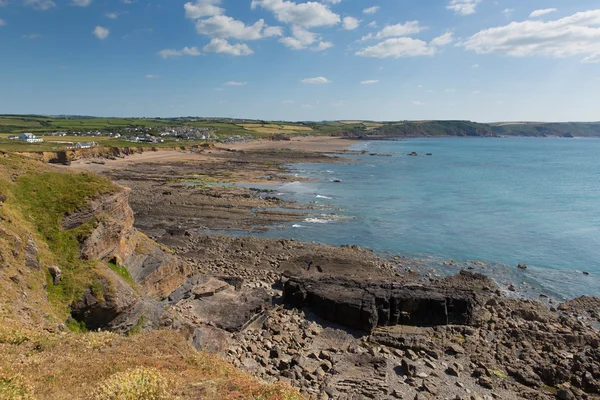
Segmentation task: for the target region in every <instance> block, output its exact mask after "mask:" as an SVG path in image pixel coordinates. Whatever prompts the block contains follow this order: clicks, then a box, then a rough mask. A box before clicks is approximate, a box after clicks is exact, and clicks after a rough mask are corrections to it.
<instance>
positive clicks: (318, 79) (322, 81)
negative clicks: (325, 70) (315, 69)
mask: <svg viewBox="0 0 600 400" xmlns="http://www.w3.org/2000/svg"><path fill="white" fill-rule="evenodd" d="M300 82H302V83H308V84H311V85H323V84H325V83H331V81H330V80H329V79H327V78H325V77H322V76H319V77H316V78H304V79H302V80H301V81H300Z"/></svg>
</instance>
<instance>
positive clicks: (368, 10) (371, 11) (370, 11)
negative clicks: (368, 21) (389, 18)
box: [363, 6, 380, 14]
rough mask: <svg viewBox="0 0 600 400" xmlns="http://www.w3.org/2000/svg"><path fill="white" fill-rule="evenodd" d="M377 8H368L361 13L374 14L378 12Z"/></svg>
mask: <svg viewBox="0 0 600 400" xmlns="http://www.w3.org/2000/svg"><path fill="white" fill-rule="evenodd" d="M379 8H380V7H379V6H373V7H369V8H365V9H364V10H363V13H365V14H375V13H376V12H377V11H379Z"/></svg>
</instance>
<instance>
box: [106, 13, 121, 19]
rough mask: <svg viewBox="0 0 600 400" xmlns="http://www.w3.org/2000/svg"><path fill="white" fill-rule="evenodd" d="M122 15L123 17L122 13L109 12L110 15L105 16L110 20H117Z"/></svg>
mask: <svg viewBox="0 0 600 400" xmlns="http://www.w3.org/2000/svg"><path fill="white" fill-rule="evenodd" d="M120 15H121V13H119V12H109V13H106V14H104V16H105V17H106V18H108V19H117V18H119V16H120Z"/></svg>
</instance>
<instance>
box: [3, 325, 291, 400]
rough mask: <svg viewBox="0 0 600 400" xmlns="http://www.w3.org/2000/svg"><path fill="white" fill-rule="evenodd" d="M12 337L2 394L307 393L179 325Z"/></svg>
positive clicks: (286, 398) (279, 399)
mask: <svg viewBox="0 0 600 400" xmlns="http://www.w3.org/2000/svg"><path fill="white" fill-rule="evenodd" d="M5 329H6V328H5ZM23 335H25V336H26V337H27V340H24V341H23V340H22V337H23ZM5 337H11V338H13V337H15V338H19V340H9V341H2V340H0V354H2V357H0V399H2V400H4V399H11V400H12V399H19V398H39V399H67V398H68V399H89V398H90V394H91V393H93V394H94V397H92V398H95V399H103V400H104V399H119V400H121V399H122V400H126V399H134V398H135V399H140V400H142V399H148V400H151V399H215V400H216V399H256V398H260V399H265V400H266V399H273V400H295V399H298V400H299V399H301V397H300V395H299V394H298V393H297V392H296V391H295V390H294V389H291V388H289V387H286V386H284V385H282V384H275V385H268V384H264V383H261V382H259V381H257V380H256V379H254V378H252V377H250V376H248V375H246V374H244V373H242V372H240V371H239V370H236V369H235V368H234V367H233V366H231V365H230V364H227V363H225V362H224V361H222V360H221V359H219V358H218V357H217V356H215V355H210V354H206V353H200V352H197V351H195V350H194V349H193V348H192V347H191V346H190V345H189V343H188V342H187V341H186V340H185V338H184V337H183V336H182V335H181V334H180V333H177V332H173V331H168V330H165V331H155V332H150V333H143V334H139V335H135V336H131V337H124V336H120V335H117V334H112V333H108V332H90V333H86V334H80V335H77V334H73V333H48V332H40V331H27V332H23V331H19V332H17V333H14V334H8V333H6V332H5ZM5 371H6V372H5ZM2 382H9V384H5V386H6V387H8V388H10V390H11V391H12V392H9V391H8V389H3V388H4V387H3V386H2ZM9 385H10V386H9ZM3 391H4V392H6V393H21V392H22V393H25V394H26V395H27V396H30V397H18V396H16V395H12V394H11V396H13V397H9V396H8V395H6V396H4V394H3ZM132 393H133V394H135V393H137V394H140V393H145V394H146V396H145V397H144V396H137V397H131V394H132ZM3 396H4V397H3ZM15 396H16V397H15ZM128 396H129V397H128Z"/></svg>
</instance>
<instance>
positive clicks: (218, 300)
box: [184, 287, 271, 332]
mask: <svg viewBox="0 0 600 400" xmlns="http://www.w3.org/2000/svg"><path fill="white" fill-rule="evenodd" d="M270 306H271V296H269V294H268V293H267V291H266V290H264V289H254V290H244V291H235V290H234V289H233V288H232V287H230V288H228V289H226V290H223V291H221V292H219V293H216V294H214V295H213V296H211V297H204V298H199V299H193V300H192V299H190V300H189V301H188V302H186V304H185V308H184V309H185V313H186V314H187V315H188V316H193V317H194V319H195V320H198V322H199V323H202V324H210V325H213V326H216V327H218V328H220V329H223V330H226V331H228V332H239V331H240V330H242V329H243V328H244V327H245V325H246V324H247V323H249V322H251V321H252V320H253V319H254V317H255V316H256V315H257V314H259V313H261V312H262V311H264V310H265V309H267V308H269V307H270Z"/></svg>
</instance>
